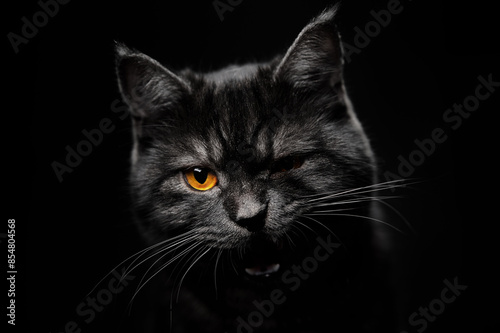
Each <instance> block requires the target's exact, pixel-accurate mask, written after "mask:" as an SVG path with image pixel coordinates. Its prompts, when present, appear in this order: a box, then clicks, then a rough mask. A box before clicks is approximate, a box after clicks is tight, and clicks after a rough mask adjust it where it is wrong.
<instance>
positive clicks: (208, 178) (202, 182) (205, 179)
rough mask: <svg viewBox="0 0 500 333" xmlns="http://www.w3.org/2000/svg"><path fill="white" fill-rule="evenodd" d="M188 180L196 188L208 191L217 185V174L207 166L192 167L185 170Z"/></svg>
mask: <svg viewBox="0 0 500 333" xmlns="http://www.w3.org/2000/svg"><path fill="white" fill-rule="evenodd" d="M184 178H185V179H186V182H187V183H188V184H189V185H190V186H191V187H192V188H194V189H195V190H199V191H206V190H210V189H211V188H212V187H214V186H215V185H217V176H216V175H215V173H213V172H212V171H211V170H210V169H207V168H199V167H195V168H191V169H189V170H187V171H184Z"/></svg>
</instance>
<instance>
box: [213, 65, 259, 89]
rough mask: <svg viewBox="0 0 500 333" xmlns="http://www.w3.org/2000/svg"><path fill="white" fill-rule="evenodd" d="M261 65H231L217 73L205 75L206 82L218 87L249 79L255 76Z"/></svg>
mask: <svg viewBox="0 0 500 333" xmlns="http://www.w3.org/2000/svg"><path fill="white" fill-rule="evenodd" d="M259 66H260V65H259V64H257V63H249V64H245V65H230V66H227V67H224V68H221V69H219V70H217V71H214V72H210V73H206V74H204V77H205V80H207V81H208V82H213V83H215V84H216V85H221V84H224V83H227V82H228V81H230V82H234V81H242V80H245V79H247V78H248V77H252V76H254V75H255V74H256V73H257V71H258V69H259Z"/></svg>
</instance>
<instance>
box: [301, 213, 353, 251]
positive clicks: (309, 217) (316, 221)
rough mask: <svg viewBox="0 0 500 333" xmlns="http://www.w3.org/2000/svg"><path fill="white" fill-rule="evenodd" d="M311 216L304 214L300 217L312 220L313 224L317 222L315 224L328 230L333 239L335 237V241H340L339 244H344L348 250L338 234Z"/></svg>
mask: <svg viewBox="0 0 500 333" xmlns="http://www.w3.org/2000/svg"><path fill="white" fill-rule="evenodd" d="M309 215H310V214H307V215H306V214H302V215H300V216H302V217H305V218H306V219H309V220H311V221H313V222H315V223H317V224H319V225H320V226H321V227H323V228H325V229H326V230H328V232H329V233H330V234H332V235H333V237H335V239H336V240H338V241H339V243H340V244H342V246H343V247H344V248H345V249H347V246H345V244H344V243H343V242H342V241H341V240H340V238H339V237H338V236H337V234H336V233H334V232H333V231H332V230H331V229H330V228H328V227H327V226H326V225H324V224H323V223H321V222H320V221H318V220H316V219H315V218H312V217H311V216H309ZM318 215H319V214H318Z"/></svg>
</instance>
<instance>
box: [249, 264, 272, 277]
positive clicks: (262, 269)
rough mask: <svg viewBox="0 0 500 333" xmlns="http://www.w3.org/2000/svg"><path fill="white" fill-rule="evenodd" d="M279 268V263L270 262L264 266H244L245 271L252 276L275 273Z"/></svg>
mask: <svg viewBox="0 0 500 333" xmlns="http://www.w3.org/2000/svg"><path fill="white" fill-rule="evenodd" d="M279 269H280V264H271V265H266V266H255V267H249V268H245V272H246V273H247V274H248V275H252V276H261V275H269V274H272V273H276V272H277V271H278V270H279Z"/></svg>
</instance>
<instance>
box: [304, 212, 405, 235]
mask: <svg viewBox="0 0 500 333" xmlns="http://www.w3.org/2000/svg"><path fill="white" fill-rule="evenodd" d="M306 215H307V216H314V215H319V216H347V217H359V218H362V219H367V220H371V221H375V222H379V223H381V224H383V225H386V226H388V227H390V228H392V229H394V230H396V231H398V232H400V233H402V234H405V233H404V232H403V231H402V230H400V229H399V228H397V227H395V226H393V225H391V224H390V223H387V222H385V221H382V220H380V219H377V218H374V217H371V216H363V215H356V214H337V213H333V214H319V213H308V214H303V216H306Z"/></svg>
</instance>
